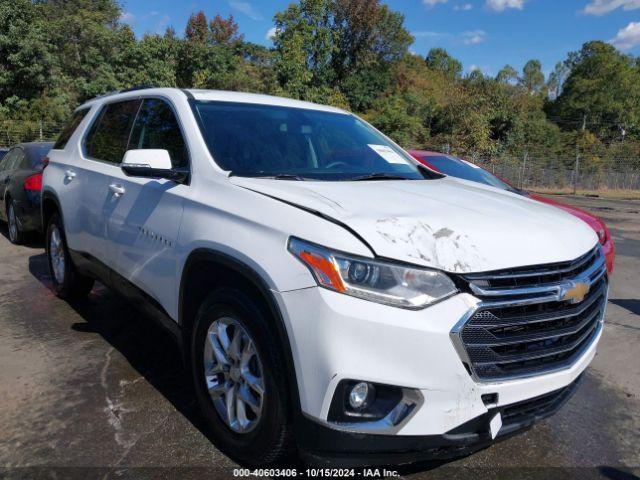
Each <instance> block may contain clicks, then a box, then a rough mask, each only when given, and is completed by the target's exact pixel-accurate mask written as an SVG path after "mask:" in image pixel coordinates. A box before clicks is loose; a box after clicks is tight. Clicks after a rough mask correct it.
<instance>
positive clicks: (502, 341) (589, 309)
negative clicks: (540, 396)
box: [452, 247, 608, 381]
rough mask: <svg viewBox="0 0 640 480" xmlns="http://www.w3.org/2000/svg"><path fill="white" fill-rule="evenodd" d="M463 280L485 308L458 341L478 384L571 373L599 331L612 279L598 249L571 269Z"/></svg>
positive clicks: (568, 265) (463, 325) (458, 332)
mask: <svg viewBox="0 0 640 480" xmlns="http://www.w3.org/2000/svg"><path fill="white" fill-rule="evenodd" d="M464 279H465V280H466V281H467V282H468V284H469V288H470V290H471V292H472V293H473V294H474V295H475V296H477V297H478V298H479V299H480V303H479V304H478V305H477V306H476V307H475V309H474V310H473V312H471V313H470V315H468V317H467V318H465V319H463V321H461V322H460V323H459V324H458V325H457V326H456V328H455V329H454V331H452V339H453V341H454V344H455V345H456V348H457V349H458V352H459V353H460V355H461V357H462V359H463V362H465V364H466V365H467V366H468V367H469V369H470V371H471V373H472V374H473V375H474V376H475V377H476V378H477V379H478V380H482V381H493V380H503V379H507V378H516V377H521V376H528V375H537V374H541V373H547V372H549V371H553V370H558V369H562V368H567V367H569V366H571V365H572V364H573V363H574V362H575V361H576V360H577V359H578V358H579V357H580V356H581V355H582V354H583V353H584V351H585V350H586V349H587V348H588V347H589V345H590V344H591V343H592V342H593V340H594V339H595V338H596V336H597V335H598V332H599V331H600V329H601V326H602V319H603V317H604V309H605V305H606V300H607V292H608V279H607V275H606V265H605V259H604V255H603V254H602V251H601V250H600V248H599V247H596V248H594V249H593V250H591V251H590V252H588V253H587V254H585V255H583V256H581V257H580V258H578V259H576V260H574V261H571V262H562V263H557V264H552V265H542V266H534V267H526V268H520V269H513V270H503V271H497V272H488V273H485V274H472V275H466V276H464ZM587 286H588V292H586V293H585V290H586V287H587Z"/></svg>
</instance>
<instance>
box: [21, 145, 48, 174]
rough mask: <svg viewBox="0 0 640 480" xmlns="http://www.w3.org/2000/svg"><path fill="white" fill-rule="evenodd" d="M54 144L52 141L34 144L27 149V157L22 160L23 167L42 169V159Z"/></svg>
mask: <svg viewBox="0 0 640 480" xmlns="http://www.w3.org/2000/svg"><path fill="white" fill-rule="evenodd" d="M51 148H52V146H51V144H50V143H39V144H32V145H30V146H29V147H27V149H26V152H25V153H26V157H25V159H24V160H23V161H22V165H21V168H25V169H33V170H41V169H42V161H43V159H44V157H46V156H47V153H49V150H51Z"/></svg>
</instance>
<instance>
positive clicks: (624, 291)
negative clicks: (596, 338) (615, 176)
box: [0, 196, 640, 480]
mask: <svg viewBox="0 0 640 480" xmlns="http://www.w3.org/2000/svg"><path fill="white" fill-rule="evenodd" d="M562 201H565V202H567V203H571V204H574V205H577V206H580V207H582V208H584V209H586V210H589V211H591V212H593V213H595V214H596V215H598V216H600V217H602V218H603V219H604V220H605V221H606V222H607V224H608V225H609V227H610V229H611V231H612V234H613V238H614V240H615V242H616V247H617V253H618V257H617V263H616V271H615V274H614V276H613V281H612V288H611V293H610V299H609V306H608V310H607V317H606V325H605V332H604V337H603V339H602V341H601V343H600V347H599V351H598V355H597V357H596V359H595V360H594V362H593V364H592V366H591V367H590V368H589V370H588V371H587V374H586V375H585V381H584V382H583V383H582V385H581V386H580V388H579V390H578V392H577V393H576V394H575V395H574V397H573V398H572V399H571V400H570V401H569V402H568V403H567V404H566V405H565V406H564V407H563V409H562V410H561V411H560V412H558V413H557V414H556V415H555V416H554V417H552V418H551V419H547V420H545V421H542V422H540V423H539V424H537V425H536V426H535V427H534V428H532V429H530V430H528V431H527V432H525V433H524V434H521V435H518V436H516V437H512V438H510V439H507V440H505V441H503V442H500V443H498V444H496V445H494V446H492V447H490V448H488V449H486V450H483V451H481V452H478V453H476V454H475V455H472V456H470V457H467V458H464V459H461V460H458V461H455V462H451V463H448V464H444V465H434V464H419V465H414V466H411V467H410V468H404V469H402V470H401V471H400V473H401V474H402V476H405V477H410V478H478V477H488V476H490V477H495V478H573V477H579V478H620V479H625V480H626V479H634V478H638V476H637V475H640V201H632V200H626V201H620V200H601V199H596V198H586V197H569V196H564V197H562ZM0 233H3V235H4V236H0V258H2V262H1V263H0V279H1V282H0V338H1V341H0V478H9V477H10V478H32V477H40V478H69V477H77V478H154V479H155V478H181V479H182V478H203V477H211V478H214V477H215V478H219V477H221V476H225V477H231V476H232V472H233V468H234V467H236V465H235V464H234V463H233V462H232V461H231V460H229V459H228V458H227V457H226V456H225V455H224V454H222V453H221V452H220V451H219V450H218V449H216V447H215V446H214V445H213V444H212V443H211V442H210V441H209V440H208V438H207V436H206V433H205V428H204V426H203V424H202V421H201V420H200V417H199V415H198V413H197V408H196V405H195V403H194V401H193V394H192V390H191V387H190V385H189V382H188V380H187V379H188V376H187V374H186V372H185V371H183V369H182V367H181V362H180V355H179V352H178V350H177V349H176V347H175V346H174V344H173V343H172V341H171V339H170V338H169V337H167V336H166V334H165V333H164V332H163V331H162V330H161V329H160V328H158V327H156V326H155V324H154V323H153V322H152V321H151V320H149V319H147V318H145V317H143V316H142V315H140V314H139V313H137V312H136V311H135V310H133V309H132V308H131V306H130V305H128V304H127V303H125V302H124V301H122V300H121V299H120V298H118V297H116V296H114V295H113V294H111V293H110V292H109V291H108V290H106V289H104V288H96V289H94V291H93V293H92V294H91V296H90V298H89V299H88V301H84V302H82V303H78V304H74V305H71V304H68V303H66V302H63V301H61V300H59V299H57V298H56V297H54V296H53V295H52V294H51V292H50V290H49V289H48V281H49V280H48V274H47V269H46V260H45V257H44V254H43V250H42V246H41V245H38V244H32V245H28V246H22V247H16V246H13V245H11V244H10V243H9V241H8V240H7V239H6V228H5V227H4V226H2V227H0Z"/></svg>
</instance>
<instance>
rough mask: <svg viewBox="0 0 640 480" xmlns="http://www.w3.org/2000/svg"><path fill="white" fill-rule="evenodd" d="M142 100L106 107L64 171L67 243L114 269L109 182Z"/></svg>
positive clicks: (61, 198)
mask: <svg viewBox="0 0 640 480" xmlns="http://www.w3.org/2000/svg"><path fill="white" fill-rule="evenodd" d="M140 104H141V101H140V100H139V99H134V100H126V101H119V102H111V103H106V104H104V105H103V106H102V107H101V109H100V111H99V112H98V113H97V114H96V115H95V117H94V119H93V121H92V123H91V126H90V127H89V128H88V130H87V133H86V135H85V136H84V139H83V140H82V142H81V148H80V149H79V152H78V155H77V157H76V158H75V159H73V161H72V162H71V163H70V164H69V165H68V166H67V167H66V170H65V172H64V175H65V179H64V185H63V186H62V187H61V188H63V189H65V192H64V195H61V196H60V200H61V202H63V203H64V204H63V205H62V208H63V211H64V213H65V218H64V222H65V232H66V233H67V242H68V244H69V246H70V248H72V249H73V250H76V251H77V252H79V253H81V254H84V255H85V256H89V258H91V257H92V258H94V259H97V260H99V261H100V262H101V263H103V264H106V265H108V266H111V265H110V264H111V260H112V259H111V258H110V257H109V254H108V249H107V244H106V241H107V225H106V223H105V212H106V211H107V210H108V209H109V208H110V202H111V201H112V200H113V199H112V196H111V192H110V190H109V179H110V178H111V176H112V175H113V173H114V171H118V170H119V164H120V162H121V161H122V157H123V156H124V153H125V152H126V149H127V143H128V141H129V134H130V131H131V126H132V125H133V121H134V119H135V116H136V114H137V113H138V108H139V107H140Z"/></svg>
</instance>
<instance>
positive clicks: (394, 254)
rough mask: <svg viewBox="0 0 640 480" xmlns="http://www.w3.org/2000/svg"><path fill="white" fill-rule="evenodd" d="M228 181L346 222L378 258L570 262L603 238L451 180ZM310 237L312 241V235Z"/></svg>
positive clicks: (467, 267)
mask: <svg viewBox="0 0 640 480" xmlns="http://www.w3.org/2000/svg"><path fill="white" fill-rule="evenodd" d="M229 180H230V181H231V182H232V183H233V184H235V185H237V186H239V187H243V188H246V189H249V190H253V191H254V192H258V193H261V194H263V195H267V196H269V197H272V198H275V199H278V200H281V201H284V202H287V203H289V204H292V205H294V206H298V207H301V208H304V209H307V210H312V211H314V212H318V213H320V214H322V215H323V216H326V217H330V218H332V219H334V220H336V221H338V222H341V223H343V224H344V225H346V226H348V227H349V228H350V229H351V230H353V231H354V232H355V233H356V234H357V235H359V236H360V237H361V238H362V239H363V240H364V241H365V242H366V243H367V244H368V245H369V246H370V248H371V249H373V253H375V254H376V255H377V256H380V257H387V258H390V259H395V260H399V261H404V262H409V263H413V264H417V265H422V266H425V267H432V268H437V269H441V270H445V271H448V272H455V273H469V272H483V271H489V270H498V269H503V268H512V267H521V266H527V265H537V264H544V263H552V262H560V261H566V260H572V259H575V258H577V257H579V256H580V255H582V254H584V253H586V252H587V251H589V250H590V249H591V248H593V247H594V245H595V244H596V243H597V237H596V234H595V233H594V232H593V230H592V229H591V228H589V226H588V225H587V224H586V223H584V222H583V221H581V220H579V219H577V218H575V217H573V216H572V215H570V214H568V213H566V212H564V211H562V210H560V209H559V208H555V207H552V206H549V205H545V204H543V203H540V202H536V201H534V200H530V199H528V198H525V197H522V196H520V195H516V194H513V193H510V192H506V191H502V190H497V189H494V188H491V187H486V186H483V185H479V184H476V183H471V182H466V181H464V180H458V179H453V178H450V177H448V178H443V179H439V180H424V181H422V180H399V181H397V180H396V181H394V180H391V181H364V182H316V181H283V180H272V179H256V178H242V177H231V178H230V179H229ZM306 240H310V241H313V240H314V238H313V232H309V238H306ZM325 246H327V247H331V245H325Z"/></svg>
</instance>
